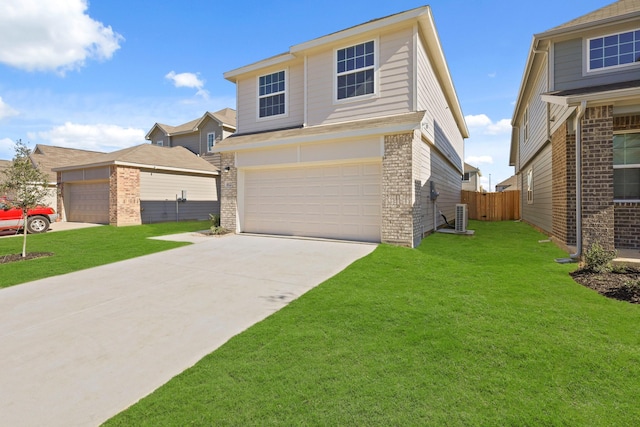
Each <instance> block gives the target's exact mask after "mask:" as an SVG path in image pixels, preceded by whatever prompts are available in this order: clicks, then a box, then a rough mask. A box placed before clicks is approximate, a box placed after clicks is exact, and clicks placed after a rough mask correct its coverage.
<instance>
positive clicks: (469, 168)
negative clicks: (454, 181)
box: [464, 163, 482, 176]
mask: <svg viewBox="0 0 640 427" xmlns="http://www.w3.org/2000/svg"><path fill="white" fill-rule="evenodd" d="M467 172H478V176H482V173H481V172H480V169H478V168H477V167H475V166H471V165H470V164H469V163H465V164H464V173H467Z"/></svg>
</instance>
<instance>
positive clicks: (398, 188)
mask: <svg viewBox="0 0 640 427" xmlns="http://www.w3.org/2000/svg"><path fill="white" fill-rule="evenodd" d="M413 139H414V134H413V133H405V134H400V135H386V136H385V137H384V157H383V158H382V241H383V242H385V243H391V244H395V245H401V246H408V247H413V239H414V233H415V230H414V227H413V224H414V216H415V212H414V206H413V200H414V199H413V191H414V188H413V185H414V183H413V169H412V166H411V165H412V158H413V156H412V155H413Z"/></svg>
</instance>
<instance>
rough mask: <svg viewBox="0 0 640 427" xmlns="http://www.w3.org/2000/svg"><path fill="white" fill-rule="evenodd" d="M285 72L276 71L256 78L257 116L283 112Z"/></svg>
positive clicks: (275, 114) (268, 115)
mask: <svg viewBox="0 0 640 427" xmlns="http://www.w3.org/2000/svg"><path fill="white" fill-rule="evenodd" d="M285 79H286V73H285V72H284V71H278V72H276V73H272V74H267V75H264V76H260V77H259V78H258V92H259V95H258V117H271V116H277V115H280V114H285V111H286V110H285V100H286V96H285V95H286V81H285Z"/></svg>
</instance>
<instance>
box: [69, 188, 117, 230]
mask: <svg viewBox="0 0 640 427" xmlns="http://www.w3.org/2000/svg"><path fill="white" fill-rule="evenodd" d="M65 192H66V196H65V199H66V202H67V203H66V205H67V206H66V210H67V221H72V222H92V223H95V224H108V223H109V183H108V182H98V183H89V184H85V183H83V184H65Z"/></svg>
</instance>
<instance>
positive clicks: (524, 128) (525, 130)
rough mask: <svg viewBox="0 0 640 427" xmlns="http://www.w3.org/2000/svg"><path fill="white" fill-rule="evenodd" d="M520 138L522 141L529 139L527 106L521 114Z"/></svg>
mask: <svg viewBox="0 0 640 427" xmlns="http://www.w3.org/2000/svg"><path fill="white" fill-rule="evenodd" d="M522 139H523V140H524V142H527V141H529V107H526V108H525V109H524V113H523V114H522Z"/></svg>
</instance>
